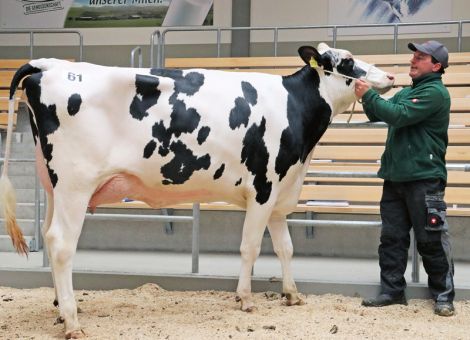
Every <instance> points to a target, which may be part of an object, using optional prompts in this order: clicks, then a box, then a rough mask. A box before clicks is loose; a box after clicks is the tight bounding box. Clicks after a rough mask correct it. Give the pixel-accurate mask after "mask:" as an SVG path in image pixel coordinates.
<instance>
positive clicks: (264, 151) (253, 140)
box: [241, 117, 272, 204]
mask: <svg viewBox="0 0 470 340" xmlns="http://www.w3.org/2000/svg"><path fill="white" fill-rule="evenodd" d="M265 132H266V119H265V118H264V117H263V119H262V120H261V124H260V125H256V124H252V125H251V126H250V128H249V129H248V130H247V131H246V134H245V137H244V138H243V148H242V153H241V163H245V165H246V168H247V169H248V171H250V172H251V173H252V174H253V175H254V176H255V178H254V180H253V185H254V187H255V190H256V201H257V202H258V203H259V204H264V203H266V202H267V201H268V199H269V196H270V195H271V188H272V183H271V182H268V179H267V172H268V161H269V153H268V148H267V147H266V144H265V143H264V139H263V137H264V133H265Z"/></svg>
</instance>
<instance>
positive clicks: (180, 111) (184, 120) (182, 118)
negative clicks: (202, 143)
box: [168, 100, 201, 137]
mask: <svg viewBox="0 0 470 340" xmlns="http://www.w3.org/2000/svg"><path fill="white" fill-rule="evenodd" d="M170 117H171V121H170V128H169V129H168V131H169V132H170V133H172V134H174V135H175V136H176V137H179V136H180V135H181V134H182V133H192V132H193V131H194V130H196V128H197V126H198V125H199V121H200V120H201V116H200V115H199V113H197V111H196V110H195V109H193V108H189V109H187V108H186V104H185V103H184V102H183V101H181V100H177V101H175V103H174V105H173V111H172V112H171V116H170Z"/></svg>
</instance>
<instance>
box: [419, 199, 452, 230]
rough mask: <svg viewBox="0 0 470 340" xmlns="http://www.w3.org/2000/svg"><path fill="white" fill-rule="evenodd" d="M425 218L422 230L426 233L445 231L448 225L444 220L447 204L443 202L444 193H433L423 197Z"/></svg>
mask: <svg viewBox="0 0 470 340" xmlns="http://www.w3.org/2000/svg"><path fill="white" fill-rule="evenodd" d="M425 201H426V209H427V218H426V226H425V227H424V229H426V230H427V231H447V230H448V229H449V225H448V224H447V219H446V215H447V214H446V210H447V204H446V202H444V193H443V192H439V193H433V194H427V195H426V196H425Z"/></svg>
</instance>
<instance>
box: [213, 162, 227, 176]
mask: <svg viewBox="0 0 470 340" xmlns="http://www.w3.org/2000/svg"><path fill="white" fill-rule="evenodd" d="M224 170H225V163H224V164H222V165H221V166H220V168H218V169H217V170H216V171H215V173H214V179H218V178H220V177H221V176H222V174H223V173H224Z"/></svg>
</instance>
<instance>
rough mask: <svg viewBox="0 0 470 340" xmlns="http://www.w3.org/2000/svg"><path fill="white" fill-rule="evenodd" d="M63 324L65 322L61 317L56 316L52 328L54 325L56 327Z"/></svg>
mask: <svg viewBox="0 0 470 340" xmlns="http://www.w3.org/2000/svg"><path fill="white" fill-rule="evenodd" d="M64 322H65V320H64V318H63V317H61V316H58V317H57V319H56V320H55V322H54V326H55V325H58V324H60V323H64Z"/></svg>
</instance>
